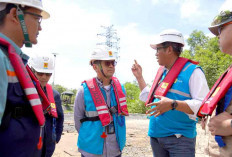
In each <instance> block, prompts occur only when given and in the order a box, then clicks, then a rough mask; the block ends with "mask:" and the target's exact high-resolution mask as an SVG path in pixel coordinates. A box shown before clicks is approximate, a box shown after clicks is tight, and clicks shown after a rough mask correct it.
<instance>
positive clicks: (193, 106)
mask: <svg viewBox="0 0 232 157" xmlns="http://www.w3.org/2000/svg"><path fill="white" fill-rule="evenodd" d="M185 102H186V103H187V105H188V106H189V107H190V109H191V110H192V111H193V114H187V115H188V116H189V118H190V119H193V120H196V118H197V112H198V110H199V108H200V107H201V103H202V101H200V100H196V99H191V100H185Z"/></svg>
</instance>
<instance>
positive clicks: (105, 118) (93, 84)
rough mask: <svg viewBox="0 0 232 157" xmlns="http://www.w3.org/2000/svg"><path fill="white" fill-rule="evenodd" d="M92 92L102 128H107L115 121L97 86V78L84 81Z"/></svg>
mask: <svg viewBox="0 0 232 157" xmlns="http://www.w3.org/2000/svg"><path fill="white" fill-rule="evenodd" d="M84 82H85V83H86V85H87V87H88V89H89V91H90V94H91V96H92V99H93V102H94V105H95V107H96V110H97V112H98V116H99V119H100V120H101V123H102V126H103V127H104V126H107V125H109V124H110V123H111V122H112V121H113V117H112V115H111V114H110V111H109V108H108V106H107V104H106V102H105V99H104V97H103V95H102V92H101V90H100V88H99V86H98V85H97V81H96V78H92V79H90V80H86V81H84Z"/></svg>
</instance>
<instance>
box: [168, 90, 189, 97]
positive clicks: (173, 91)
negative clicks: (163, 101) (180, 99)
mask: <svg viewBox="0 0 232 157" xmlns="http://www.w3.org/2000/svg"><path fill="white" fill-rule="evenodd" d="M169 92H171V93H176V94H179V95H181V96H185V97H188V98H191V96H190V94H187V93H184V92H181V91H179V90H176V89H169Z"/></svg>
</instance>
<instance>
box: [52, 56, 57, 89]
mask: <svg viewBox="0 0 232 157" xmlns="http://www.w3.org/2000/svg"><path fill="white" fill-rule="evenodd" d="M52 54H53V56H54V72H53V82H52V87H54V85H55V70H56V66H55V65H56V56H57V55H58V53H52Z"/></svg>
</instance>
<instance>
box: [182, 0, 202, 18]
mask: <svg viewBox="0 0 232 157" xmlns="http://www.w3.org/2000/svg"><path fill="white" fill-rule="evenodd" d="M199 8H200V3H199V1H198V0H185V1H184V2H183V3H182V5H181V8H180V11H181V18H191V17H193V16H196V14H197V15H198V14H201V13H199Z"/></svg>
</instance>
